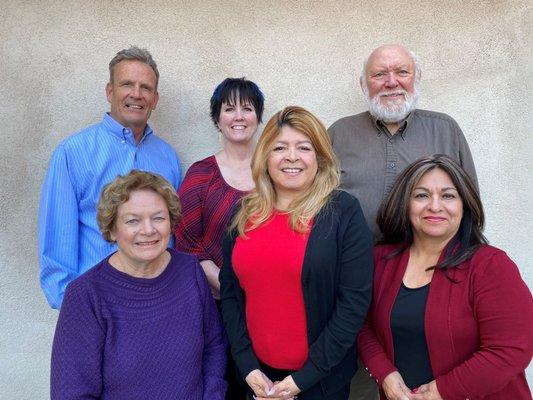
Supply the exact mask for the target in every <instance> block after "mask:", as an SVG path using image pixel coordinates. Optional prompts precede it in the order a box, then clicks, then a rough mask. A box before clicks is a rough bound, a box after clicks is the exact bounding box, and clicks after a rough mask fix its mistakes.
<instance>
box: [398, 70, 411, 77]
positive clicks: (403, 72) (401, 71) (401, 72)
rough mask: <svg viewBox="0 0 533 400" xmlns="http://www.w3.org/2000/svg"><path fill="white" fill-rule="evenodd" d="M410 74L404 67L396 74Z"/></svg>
mask: <svg viewBox="0 0 533 400" xmlns="http://www.w3.org/2000/svg"><path fill="white" fill-rule="evenodd" d="M410 74H411V73H410V72H409V71H407V70H405V69H402V70H400V71H398V75H400V76H408V75H410Z"/></svg>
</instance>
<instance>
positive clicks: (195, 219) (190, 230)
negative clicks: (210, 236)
mask: <svg viewBox="0 0 533 400" xmlns="http://www.w3.org/2000/svg"><path fill="white" fill-rule="evenodd" d="M207 185H208V175H206V172H205V171H201V170H200V169H199V168H197V166H196V164H193V165H192V166H191V167H190V168H189V170H188V171H187V174H186V175H185V178H184V179H183V183H182V184H181V186H180V188H179V190H178V196H179V199H180V202H181V219H180V221H179V222H178V225H177V226H176V230H175V232H174V234H175V239H176V244H175V247H176V249H177V250H179V251H183V252H184V253H188V254H193V255H195V256H197V257H198V259H199V260H208V259H209V254H207V251H206V250H205V248H204V245H203V239H204V226H203V218H202V214H203V209H204V203H205V192H206V189H207Z"/></svg>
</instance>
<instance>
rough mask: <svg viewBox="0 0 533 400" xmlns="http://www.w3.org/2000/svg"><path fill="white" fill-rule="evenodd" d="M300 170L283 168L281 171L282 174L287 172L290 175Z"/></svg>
mask: <svg viewBox="0 0 533 400" xmlns="http://www.w3.org/2000/svg"><path fill="white" fill-rule="evenodd" d="M301 170H302V169H301V168H283V169H282V171H283V172H288V173H290V174H296V173H297V172H300V171H301Z"/></svg>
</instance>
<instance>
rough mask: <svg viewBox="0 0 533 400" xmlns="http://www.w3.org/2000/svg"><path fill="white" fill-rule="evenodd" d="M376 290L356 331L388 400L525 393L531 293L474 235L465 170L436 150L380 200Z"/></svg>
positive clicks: (476, 210) (477, 218) (501, 256)
mask: <svg viewBox="0 0 533 400" xmlns="http://www.w3.org/2000/svg"><path fill="white" fill-rule="evenodd" d="M378 225H379V228H380V229H381V232H382V233H383V240H382V242H381V243H382V244H381V245H378V246H376V248H375V251H374V262H375V272H374V291H373V298H372V305H371V308H370V312H369V315H368V317H367V321H366V323H365V325H364V327H363V329H362V330H361V333H360V335H359V338H358V347H359V352H360V355H361V359H362V361H363V364H364V365H365V367H366V368H367V370H368V371H369V372H370V374H371V376H373V377H374V379H376V381H377V383H378V385H380V388H381V398H382V399H389V400H397V399H401V400H404V399H405V400H411V399H412V400H440V399H445V400H455V399H457V400H459V399H471V400H472V399H487V400H488V399H490V400H496V399H506V400H507V399H531V393H530V390H529V388H528V385H527V382H526V378H525V374H524V369H525V368H526V367H527V365H528V364H529V362H530V361H531V356H532V352H533V299H532V297H531V293H530V291H529V289H528V287H527V286H526V284H525V283H524V281H523V280H522V279H521V277H520V274H519V272H518V268H517V267H516V265H515V264H514V263H513V261H512V260H511V259H510V258H509V257H508V256H507V255H506V254H505V253H504V252H503V251H502V250H499V249H496V248H494V247H491V246H489V245H487V242H486V239H485V238H484V237H483V235H482V229H483V225H484V215H483V207H482V204H481V201H480V198H479V194H478V192H477V190H476V188H475V186H474V184H473V183H472V181H471V179H470V178H469V177H468V175H467V174H466V173H465V172H464V171H463V170H462V169H461V167H460V166H459V165H457V164H456V163H455V162H454V161H453V160H452V159H450V158H448V157H446V156H442V155H435V156H431V157H426V158H422V159H420V160H418V161H416V162H415V163H413V164H411V165H410V166H409V167H408V168H407V169H406V170H405V171H404V172H403V173H402V174H401V175H400V176H399V177H398V180H397V181H396V183H395V185H394V187H393V188H392V190H391V192H390V194H389V195H388V197H387V198H386V199H385V200H384V201H383V203H382V204H381V207H380V210H379V213H378Z"/></svg>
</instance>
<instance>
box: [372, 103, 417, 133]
mask: <svg viewBox="0 0 533 400" xmlns="http://www.w3.org/2000/svg"><path fill="white" fill-rule="evenodd" d="M414 112H415V110H413V111H411V112H410V113H409V115H408V116H407V117H405V118H404V119H403V120H401V121H400V127H399V128H398V131H397V132H396V133H395V135H398V134H400V136H401V137H402V139H404V140H405V135H406V131H407V126H408V125H409V124H410V123H411V120H412V119H413V114H414ZM369 114H370V113H369ZM370 118H371V120H372V123H373V124H374V127H375V128H376V129H377V134H378V136H381V135H382V134H385V135H387V136H392V135H391V134H390V132H389V130H388V129H387V127H386V126H385V124H384V123H383V122H381V121H380V120H378V119H376V118H375V117H374V116H373V115H372V114H370Z"/></svg>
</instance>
